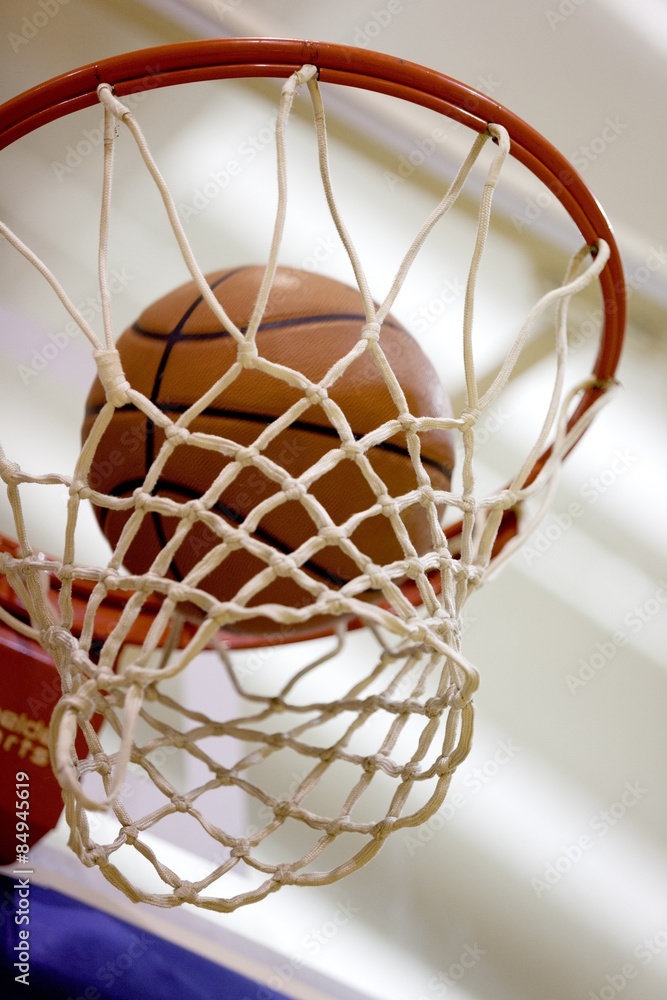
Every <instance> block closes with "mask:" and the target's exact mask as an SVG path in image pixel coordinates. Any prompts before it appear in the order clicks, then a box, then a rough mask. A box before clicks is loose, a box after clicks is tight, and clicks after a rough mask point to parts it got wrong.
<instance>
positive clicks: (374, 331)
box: [361, 320, 382, 341]
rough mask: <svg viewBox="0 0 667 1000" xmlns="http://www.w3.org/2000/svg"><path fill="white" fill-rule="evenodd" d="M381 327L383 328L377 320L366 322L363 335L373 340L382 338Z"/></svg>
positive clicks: (366, 338) (368, 339)
mask: <svg viewBox="0 0 667 1000" xmlns="http://www.w3.org/2000/svg"><path fill="white" fill-rule="evenodd" d="M381 329H382V327H381V325H380V324H379V323H378V322H377V320H371V322H370V323H365V324H364V326H363V329H362V331H361V336H362V337H363V338H364V339H365V340H367V341H371V340H375V341H377V340H379V339H380V330H381Z"/></svg>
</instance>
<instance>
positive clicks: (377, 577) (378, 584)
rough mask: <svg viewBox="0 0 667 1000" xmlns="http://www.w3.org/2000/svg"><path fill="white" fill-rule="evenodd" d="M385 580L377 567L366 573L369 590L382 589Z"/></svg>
mask: <svg viewBox="0 0 667 1000" xmlns="http://www.w3.org/2000/svg"><path fill="white" fill-rule="evenodd" d="M386 582H387V579H386V577H385V575H384V573H383V572H382V570H381V569H380V568H379V567H378V569H377V570H373V572H371V573H369V574H368V585H369V587H370V589H371V590H382V588H383V587H384V585H385V583H386Z"/></svg>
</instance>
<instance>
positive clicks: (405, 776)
mask: <svg viewBox="0 0 667 1000" xmlns="http://www.w3.org/2000/svg"><path fill="white" fill-rule="evenodd" d="M420 774H421V767H420V765H419V763H418V762H417V761H416V760H411V761H410V762H409V763H408V764H406V765H405V767H404V768H403V770H402V771H401V781H414V780H415V778H416V777H418V776H419V775H420Z"/></svg>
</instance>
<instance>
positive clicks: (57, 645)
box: [40, 625, 78, 654]
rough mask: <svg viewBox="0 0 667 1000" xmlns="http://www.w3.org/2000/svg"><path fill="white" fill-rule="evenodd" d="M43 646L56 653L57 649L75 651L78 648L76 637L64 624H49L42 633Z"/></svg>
mask: <svg viewBox="0 0 667 1000" xmlns="http://www.w3.org/2000/svg"><path fill="white" fill-rule="evenodd" d="M40 641H41V644H42V646H43V647H44V648H45V649H47V650H48V651H49V653H51V654H54V653H55V652H56V651H57V650H59V649H60V650H64V651H65V652H69V653H74V652H75V651H76V649H77V648H78V646H77V643H76V639H75V638H74V636H73V635H72V633H71V632H68V631H67V629H66V628H63V626H62V625H49V627H48V628H45V629H43V630H42V632H41V633H40Z"/></svg>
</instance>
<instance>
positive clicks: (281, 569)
mask: <svg viewBox="0 0 667 1000" xmlns="http://www.w3.org/2000/svg"><path fill="white" fill-rule="evenodd" d="M269 566H270V567H271V569H272V570H273V572H274V573H275V574H276V576H279V577H290V576H292V575H293V574H294V571H295V570H296V569H297V564H296V563H295V561H294V559H292V557H291V556H290V555H287V554H285V555H283V553H282V552H272V553H271V556H270V559H269Z"/></svg>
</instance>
